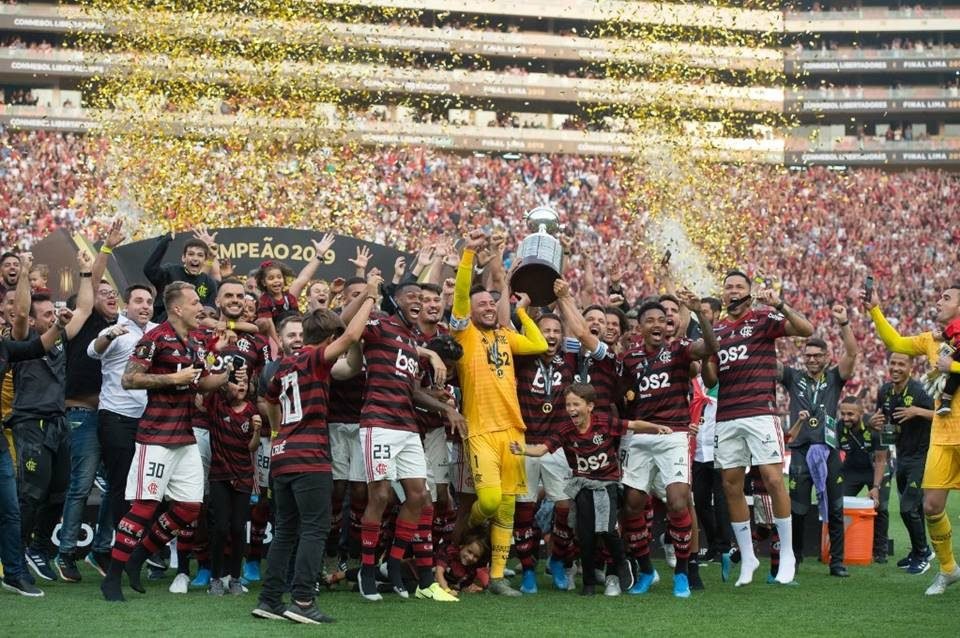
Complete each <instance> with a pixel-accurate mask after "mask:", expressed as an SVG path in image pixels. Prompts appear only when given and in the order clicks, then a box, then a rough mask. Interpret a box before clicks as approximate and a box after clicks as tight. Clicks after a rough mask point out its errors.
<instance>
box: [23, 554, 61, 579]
mask: <svg viewBox="0 0 960 638" xmlns="http://www.w3.org/2000/svg"><path fill="white" fill-rule="evenodd" d="M23 557H24V560H26V562H27V566H28V567H30V569H32V570H33V573H34V574H36V575H37V576H38V577H39V578H42V579H44V580H49V581H54V580H56V579H57V575H56V574H55V573H54V572H53V568H51V567H50V562H49V561H48V560H47V556H46V554H44V553H43V552H41V551H39V550H36V549H33V548H32V547H30V548H27V551H26V552H24V554H23Z"/></svg>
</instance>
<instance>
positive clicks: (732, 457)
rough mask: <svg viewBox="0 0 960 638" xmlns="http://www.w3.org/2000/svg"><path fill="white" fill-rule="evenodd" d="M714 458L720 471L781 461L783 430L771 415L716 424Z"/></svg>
mask: <svg viewBox="0 0 960 638" xmlns="http://www.w3.org/2000/svg"><path fill="white" fill-rule="evenodd" d="M713 455H714V461H715V463H716V465H717V467H719V468H720V469H721V470H725V469H729V468H735V467H750V466H751V465H771V464H773V463H783V429H781V427H780V419H778V418H777V417H775V416H773V415H772V414H763V415H760V416H751V417H746V418H743V419H735V420H733V421H722V422H720V423H717V431H716V446H715V447H714V451H713Z"/></svg>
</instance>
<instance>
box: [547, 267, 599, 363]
mask: <svg viewBox="0 0 960 638" xmlns="http://www.w3.org/2000/svg"><path fill="white" fill-rule="evenodd" d="M553 292H554V294H555V295H556V296H557V310H559V311H560V317H561V318H562V319H563V326H564V328H565V329H566V331H567V333H568V334H569V335H571V336H573V337H576V339H577V341H579V342H580V345H581V346H582V347H583V348H584V350H585V351H589V352H596V350H597V347H598V346H599V345H600V340H599V339H598V338H597V337H596V336H594V335H593V334H592V333H591V332H590V330H589V329H588V328H587V322H586V321H584V320H583V315H582V314H580V308H578V307H577V302H576V300H575V299H574V298H573V294H572V293H571V292H570V285H569V284H568V283H567V282H566V281H564V280H563V279H557V280H556V281H554V282H553Z"/></svg>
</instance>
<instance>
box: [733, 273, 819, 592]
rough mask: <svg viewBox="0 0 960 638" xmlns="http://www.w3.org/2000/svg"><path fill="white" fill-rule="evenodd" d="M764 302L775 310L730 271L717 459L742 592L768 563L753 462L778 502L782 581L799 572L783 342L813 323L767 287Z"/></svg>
mask: <svg viewBox="0 0 960 638" xmlns="http://www.w3.org/2000/svg"><path fill="white" fill-rule="evenodd" d="M757 297H758V299H759V300H760V301H761V302H762V303H764V304H766V305H768V306H772V307H773V310H772V311H768V312H764V311H760V310H754V309H753V308H752V307H751V303H750V301H751V296H750V279H749V278H748V277H747V275H746V274H744V273H743V272H741V271H739V270H733V271H730V272H728V273H727V276H726V278H725V279H724V281H723V302H724V304H725V305H726V307H727V316H726V317H725V318H724V319H722V320H720V322H718V323H717V325H716V327H715V328H714V333H715V335H716V338H717V342H718V343H719V350H718V351H717V358H718V360H719V369H718V374H719V382H720V392H719V398H718V401H717V447H716V450H715V452H714V454H715V459H716V462H717V464H718V465H719V466H720V469H721V470H722V473H723V490H724V494H725V495H726V497H727V507H728V509H729V510H730V521H731V523H730V524H731V526H732V527H733V533H734V536H736V539H737V544H738V545H739V546H740V551H741V553H742V554H741V555H742V559H741V563H740V576H739V577H738V578H737V582H736V585H737V586H738V587H741V586H744V585H748V584H749V583H750V582H751V581H752V580H753V572H755V571H756V570H757V567H759V566H760V562H759V561H758V560H757V557H756V554H755V553H754V551H753V544H752V538H751V533H750V520H749V519H750V510H749V509H748V508H747V499H746V497H745V496H744V494H743V480H744V475H745V471H746V468H747V467H750V466H751V465H754V466H757V468H758V471H759V472H760V476H761V477H762V479H763V483H764V485H765V486H766V488H767V491H768V492H769V493H770V497H771V499H772V501H773V515H774V523H775V525H776V527H777V531H778V533H779V535H780V542H781V554H780V568H779V570H778V572H777V578H776V580H777V582H778V583H781V584H786V583H790V582H792V581H793V577H794V574H795V571H796V559H795V558H794V555H793V549H792V530H791V525H792V523H791V518H790V497H789V495H788V494H787V490H786V488H785V486H784V484H783V456H784V454H783V430H782V428H781V427H780V425H779V423H778V420H777V418H776V416H775V411H776V391H775V386H776V381H777V351H776V341H777V339H779V338H781V337H809V336H810V335H811V334H813V326H812V325H811V324H810V322H809V321H807V320H806V318H804V316H803V315H801V314H800V313H798V312H797V311H795V310H794V309H792V308H790V307H789V306H788V305H787V304H785V303H784V302H783V301H782V300H781V299H780V297H779V296H778V295H777V293H776V292H774V291H773V290H770V289H769V288H766V289H763V290H760V291H759V292H758V294H757Z"/></svg>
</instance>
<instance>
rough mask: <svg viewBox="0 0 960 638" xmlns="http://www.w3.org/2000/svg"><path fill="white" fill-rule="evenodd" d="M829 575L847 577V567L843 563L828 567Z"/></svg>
mask: <svg viewBox="0 0 960 638" xmlns="http://www.w3.org/2000/svg"><path fill="white" fill-rule="evenodd" d="M830 575H831V576H836V577H837V578H849V577H850V572H848V571H847V568H846V567H844V566H843V565H834V566H833V567H831V568H830Z"/></svg>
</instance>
